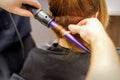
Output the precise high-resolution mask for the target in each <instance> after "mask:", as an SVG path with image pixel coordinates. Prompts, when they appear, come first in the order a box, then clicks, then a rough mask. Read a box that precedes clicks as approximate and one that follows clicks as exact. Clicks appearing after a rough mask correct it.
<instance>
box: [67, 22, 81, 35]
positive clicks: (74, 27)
mask: <svg viewBox="0 0 120 80" xmlns="http://www.w3.org/2000/svg"><path fill="white" fill-rule="evenodd" d="M80 28H81V27H80V26H78V25H72V24H71V25H69V26H68V29H69V30H70V31H71V32H72V34H76V33H78V34H79V33H80Z"/></svg>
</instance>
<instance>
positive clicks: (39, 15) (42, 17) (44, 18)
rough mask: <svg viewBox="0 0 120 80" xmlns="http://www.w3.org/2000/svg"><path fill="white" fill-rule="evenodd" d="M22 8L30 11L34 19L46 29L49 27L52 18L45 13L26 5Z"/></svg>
mask: <svg viewBox="0 0 120 80" xmlns="http://www.w3.org/2000/svg"><path fill="white" fill-rule="evenodd" d="M23 7H24V8H26V9H27V10H29V11H31V12H32V13H33V15H34V17H35V18H36V19H37V20H38V21H39V22H40V23H42V24H43V25H45V26H46V27H49V24H50V23H51V21H52V20H53V18H52V17H51V16H50V15H49V14H47V13H45V12H44V11H43V10H42V9H38V8H35V7H33V6H30V5H27V4H23Z"/></svg>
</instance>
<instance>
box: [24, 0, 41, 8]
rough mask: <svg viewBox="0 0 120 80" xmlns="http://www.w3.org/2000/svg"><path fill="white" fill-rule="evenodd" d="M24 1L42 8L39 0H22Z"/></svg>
mask: <svg viewBox="0 0 120 80" xmlns="http://www.w3.org/2000/svg"><path fill="white" fill-rule="evenodd" d="M22 3H23V4H28V5H31V6H34V7H36V8H41V6H40V3H39V2H38V0H22Z"/></svg>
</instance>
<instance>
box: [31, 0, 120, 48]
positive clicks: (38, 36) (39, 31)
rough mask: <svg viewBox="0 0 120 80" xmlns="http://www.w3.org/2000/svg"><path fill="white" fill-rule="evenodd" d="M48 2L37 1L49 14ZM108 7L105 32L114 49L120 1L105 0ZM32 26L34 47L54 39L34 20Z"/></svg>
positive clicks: (119, 44) (119, 43)
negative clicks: (107, 21)
mask: <svg viewBox="0 0 120 80" xmlns="http://www.w3.org/2000/svg"><path fill="white" fill-rule="evenodd" d="M47 1H48V0H39V2H40V3H41V6H42V9H43V10H44V11H45V12H47V13H49V6H48V2H47ZM106 1H107V6H108V12H109V15H110V24H109V26H108V28H107V32H108V34H109V35H110V37H111V39H112V40H113V42H114V43H115V46H116V47H118V48H119V47H120V9H119V5H120V0H106ZM31 25H32V33H31V34H32V36H33V38H34V40H35V42H36V45H37V46H38V47H39V46H41V45H44V44H47V43H48V42H51V41H52V40H54V39H55V37H54V36H53V33H52V32H51V29H49V28H47V27H46V26H44V25H42V24H41V23H39V22H38V21H37V20H35V19H31Z"/></svg>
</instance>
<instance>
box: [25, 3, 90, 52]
mask: <svg viewBox="0 0 120 80" xmlns="http://www.w3.org/2000/svg"><path fill="white" fill-rule="evenodd" d="M23 6H24V7H25V8H26V9H28V10H30V11H31V12H32V13H33V15H34V16H35V18H36V19H37V20H38V21H39V22H40V23H42V24H43V25H45V26H47V27H48V28H51V29H53V30H54V31H56V32H58V34H60V35H61V36H64V37H65V38H67V39H68V40H70V41H71V42H73V43H74V44H76V45H77V46H78V47H80V48H81V49H83V50H84V51H86V52H89V53H90V51H89V49H88V48H87V47H85V46H84V45H83V44H82V43H80V42H79V41H78V40H76V39H75V38H74V37H73V36H72V35H71V34H70V32H69V31H67V30H65V29H64V28H63V27H62V26H61V25H59V24H57V23H56V22H55V21H54V19H53V18H52V17H51V16H50V15H49V14H47V13H45V12H44V11H43V10H42V9H37V8H35V7H32V6H29V5H26V4H24V5H23Z"/></svg>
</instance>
